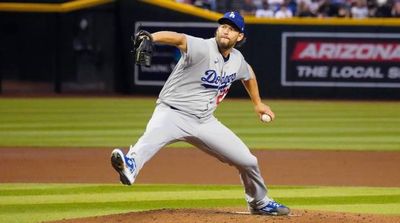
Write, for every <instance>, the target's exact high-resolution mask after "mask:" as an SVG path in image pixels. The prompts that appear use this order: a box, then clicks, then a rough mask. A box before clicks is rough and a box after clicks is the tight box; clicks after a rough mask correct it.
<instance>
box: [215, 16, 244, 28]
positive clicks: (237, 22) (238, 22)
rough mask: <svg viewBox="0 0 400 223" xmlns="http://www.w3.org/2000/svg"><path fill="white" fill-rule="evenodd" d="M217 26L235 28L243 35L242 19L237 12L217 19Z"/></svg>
mask: <svg viewBox="0 0 400 223" xmlns="http://www.w3.org/2000/svg"><path fill="white" fill-rule="evenodd" d="M218 23H219V24H230V25H233V26H234V27H236V28H237V29H238V30H239V32H241V33H244V19H243V17H242V15H240V13H239V12H233V11H232V12H227V13H225V14H224V16H223V17H222V18H220V19H218Z"/></svg>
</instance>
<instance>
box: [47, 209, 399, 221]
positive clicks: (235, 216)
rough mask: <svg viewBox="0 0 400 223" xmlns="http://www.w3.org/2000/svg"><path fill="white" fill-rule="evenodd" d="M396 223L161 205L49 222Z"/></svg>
mask: <svg viewBox="0 0 400 223" xmlns="http://www.w3.org/2000/svg"><path fill="white" fill-rule="evenodd" d="M101 222H104V223H114V222H118V223H176V222H179V223H213V222H216V223H246V222H249V223H250V222H251V223H258V222H263V223H349V222H351V223H364V222H365V223H376V222H379V223H395V222H400V216H382V215H366V214H365V215H364V214H349V213H334V212H321V211H318V212H317V211H304V210H294V211H292V214H291V215H290V216H260V215H250V214H249V213H248V212H243V210H234V209H162V210H152V211H143V212H131V213H125V214H115V215H107V216H98V217H89V218H81V219H70V220H62V221H55V222H52V223H101Z"/></svg>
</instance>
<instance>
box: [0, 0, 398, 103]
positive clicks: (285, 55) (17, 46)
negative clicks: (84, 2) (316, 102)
mask: <svg viewBox="0 0 400 223" xmlns="http://www.w3.org/2000/svg"><path fill="white" fill-rule="evenodd" d="M147 2H151V3H152V4H149V3H144V2H141V1H134V0H120V1H116V2H109V3H107V4H103V5H101V6H95V7H91V8H85V9H74V10H72V11H67V12H54V13H51V12H46V13H39V12H34V13H33V12H25V13H24V12H18V13H16V12H5V13H2V14H1V19H0V25H1V26H2V30H6V32H5V33H6V35H1V37H0V38H1V43H0V44H1V46H2V47H1V48H0V49H1V51H0V59H1V61H6V63H4V64H3V65H4V66H0V71H1V72H2V73H3V74H2V76H3V79H4V77H6V78H9V77H10V76H13V75H14V78H15V76H16V78H17V79H18V78H19V79H21V78H27V79H33V80H48V81H51V82H52V83H53V84H54V90H56V91H58V92H67V91H69V90H76V91H80V90H97V91H106V92H113V91H116V92H123V93H129V94H157V93H158V92H159V91H160V89H161V86H162V84H163V82H164V81H165V79H166V78H167V77H168V73H169V72H170V71H171V69H172V68H171V67H172V66H173V65H174V63H176V59H177V56H178V52H176V50H175V49H173V48H171V47H169V48H168V47H161V46H156V48H157V50H156V52H157V55H155V59H154V66H153V67H152V68H151V69H140V68H137V67H135V66H134V65H133V64H132V55H131V53H130V50H131V41H130V36H131V35H132V33H133V32H134V30H135V28H137V26H138V24H139V23H141V24H142V26H143V27H144V28H146V29H148V30H149V31H158V30H164V29H169V30H175V31H178V32H185V33H189V34H192V35H196V36H202V37H204V38H208V37H211V36H212V35H213V33H214V30H215V23H214V21H215V20H216V18H218V17H219V16H220V15H218V14H217V13H210V12H204V11H203V10H199V9H196V8H193V7H190V6H186V7H187V8H181V7H175V6H174V5H173V3H168V5H167V6H164V7H169V9H166V8H162V7H159V6H157V5H154V4H155V3H154V2H157V1H147ZM158 2H160V1H158ZM64 4H65V3H64ZM171 4H172V5H171ZM0 9H1V6H0ZM171 9H172V10H171ZM193 14H196V15H193ZM198 15H201V16H198ZM82 19H86V21H87V22H88V23H89V27H90V29H89V31H85V32H82V30H81V29H80V28H79V27H81V25H82V24H81V23H82ZM246 21H247V23H248V24H247V35H248V41H247V43H246V44H245V45H244V46H243V48H241V51H242V53H243V54H244V55H245V57H246V59H247V61H248V62H249V63H250V64H251V65H252V66H253V68H254V70H255V72H256V74H257V77H258V81H259V85H260V92H261V95H262V96H264V97H270V98H367V99H398V98H400V20H399V19H368V20H341V19H299V18H297V19H291V20H290V19H289V20H271V19H261V20H260V19H256V18H246ZM38 30H39V31H38ZM27 33H28V34H29V35H28V36H29V38H27ZM88 42H89V43H88ZM82 43H85V44H86V45H85V44H82ZM82 45H83V46H82ZM49 64H50V65H49ZM32 74H34V76H32ZM230 94H231V96H239V97H242V96H245V95H246V93H245V91H244V89H243V87H242V86H241V85H240V84H235V85H234V86H233V87H232V89H231V93H230Z"/></svg>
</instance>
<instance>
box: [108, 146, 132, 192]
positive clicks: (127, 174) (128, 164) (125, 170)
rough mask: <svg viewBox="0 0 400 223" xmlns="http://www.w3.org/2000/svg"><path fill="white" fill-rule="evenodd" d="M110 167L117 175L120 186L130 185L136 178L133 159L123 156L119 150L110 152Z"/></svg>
mask: <svg viewBox="0 0 400 223" xmlns="http://www.w3.org/2000/svg"><path fill="white" fill-rule="evenodd" d="M111 165H112V166H113V167H114V169H115V170H116V171H117V172H118V173H119V179H120V181H121V183H122V184H125V185H132V184H133V182H134V181H135V178H136V163H135V160H134V159H133V158H129V157H127V156H125V155H124V153H123V152H122V151H121V150H120V149H118V148H117V149H114V150H113V151H112V152H111Z"/></svg>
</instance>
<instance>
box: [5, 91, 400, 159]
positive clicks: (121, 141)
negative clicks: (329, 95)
mask: <svg viewBox="0 0 400 223" xmlns="http://www.w3.org/2000/svg"><path fill="white" fill-rule="evenodd" d="M155 100H156V99H155V98H148V99H140V98H30V99H22V98H16V99H13V98H0V123H1V124H0V147H7V146H11V147H15V146H17V147H32V146H33V147H117V146H118V147H127V146H129V145H131V144H134V143H135V142H136V140H137V139H138V137H140V135H141V134H142V133H143V131H144V129H145V127H146V123H147V121H148V120H149V118H150V117H151V114H152V111H153V109H154V106H155ZM268 104H269V105H270V106H271V107H272V109H273V110H274V111H275V113H276V116H277V118H276V120H275V121H274V122H272V123H270V124H263V123H261V122H260V121H259V120H258V118H257V117H256V115H255V113H254V112H253V107H252V104H251V103H250V101H249V100H232V99H231V100H229V99H226V101H224V102H223V103H222V104H221V105H220V107H219V109H218V110H217V112H216V116H217V117H218V118H219V119H220V120H221V121H222V122H223V123H224V124H226V125H227V126H228V127H230V128H231V129H232V130H233V131H234V132H235V133H236V134H237V135H238V136H239V137H240V138H242V139H243V141H244V142H245V143H246V144H247V145H248V146H249V147H250V148H258V149H321V150H392V151H400V137H399V136H400V115H399V114H400V103H398V102H350V101H284V100H272V101H269V102H268ZM173 146H177V147H187V146H188V144H183V143H178V144H173Z"/></svg>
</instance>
